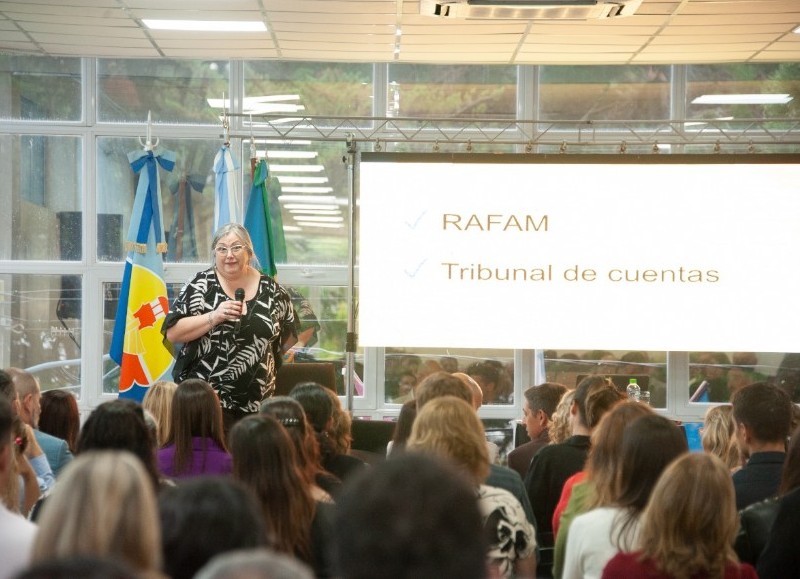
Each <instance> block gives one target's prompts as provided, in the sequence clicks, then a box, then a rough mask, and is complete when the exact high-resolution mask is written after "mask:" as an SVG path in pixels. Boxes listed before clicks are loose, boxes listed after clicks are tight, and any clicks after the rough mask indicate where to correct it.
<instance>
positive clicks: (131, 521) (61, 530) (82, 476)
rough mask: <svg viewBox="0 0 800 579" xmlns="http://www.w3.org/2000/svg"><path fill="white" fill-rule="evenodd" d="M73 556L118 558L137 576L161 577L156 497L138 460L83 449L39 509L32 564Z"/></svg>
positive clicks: (126, 455)
mask: <svg viewBox="0 0 800 579" xmlns="http://www.w3.org/2000/svg"><path fill="white" fill-rule="evenodd" d="M76 555H97V556H108V557H112V558H116V559H119V560H121V561H122V562H123V563H126V564H128V565H129V566H130V567H131V568H133V569H134V570H136V571H137V572H138V574H139V576H140V577H160V576H161V574H160V572H159V570H160V568H161V530H160V527H159V522H158V510H157V507H156V497H155V492H154V491H153V486H152V484H150V478H149V476H148V474H147V472H146V471H145V469H144V467H143V466H142V463H141V461H140V460H138V459H137V458H136V457H134V456H133V455H131V454H130V453H127V452H119V451H116V452H115V451H103V452H86V453H81V454H80V455H79V456H78V457H77V458H76V459H75V460H73V461H72V462H71V463H70V464H69V465H67V467H65V470H64V473H63V475H62V476H61V478H59V481H58V484H57V485H56V486H55V487H54V488H53V491H52V493H51V494H50V496H49V498H48V499H47V503H46V504H45V505H44V507H43V508H42V513H41V516H40V520H39V533H38V534H37V536H36V541H35V542H34V546H33V557H32V562H33V563H34V564H36V563H39V562H43V561H48V560H53V559H61V558H68V557H73V556H76Z"/></svg>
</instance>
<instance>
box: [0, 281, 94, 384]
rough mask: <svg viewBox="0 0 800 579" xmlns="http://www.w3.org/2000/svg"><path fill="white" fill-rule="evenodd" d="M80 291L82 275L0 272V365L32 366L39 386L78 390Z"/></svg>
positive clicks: (30, 369) (81, 288)
mask: <svg viewBox="0 0 800 579" xmlns="http://www.w3.org/2000/svg"><path fill="white" fill-rule="evenodd" d="M82 291H83V279H82V277H81V276H80V275H45V274H30V275H29V274H2V275H0V319H2V320H3V323H2V324H0V357H2V367H3V368H8V367H10V366H13V367H16V368H23V369H26V370H28V371H30V372H32V373H33V374H34V375H36V376H37V377H38V378H39V380H40V382H41V385H42V390H51V389H54V388H64V389H69V390H70V391H71V392H73V393H74V394H75V395H77V396H80V384H81V363H80V356H81V294H82Z"/></svg>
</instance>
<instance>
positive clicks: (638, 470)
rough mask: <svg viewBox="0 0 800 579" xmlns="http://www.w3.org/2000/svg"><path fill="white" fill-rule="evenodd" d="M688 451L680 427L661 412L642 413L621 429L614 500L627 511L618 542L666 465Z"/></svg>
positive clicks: (636, 516)
mask: <svg viewBox="0 0 800 579" xmlns="http://www.w3.org/2000/svg"><path fill="white" fill-rule="evenodd" d="M688 451H689V446H688V444H687V442H686V436H685V435H684V434H683V431H682V430H681V428H680V427H679V426H678V425H676V424H675V423H674V422H673V421H672V420H669V419H668V418H664V417H663V416H661V415H658V414H652V415H648V416H642V417H640V418H637V419H635V420H634V421H633V422H631V423H630V424H629V425H628V426H627V427H626V428H625V431H624V433H623V434H622V450H621V452H622V457H621V461H620V466H619V475H618V478H617V487H618V488H617V491H618V495H617V499H616V501H614V503H615V504H616V506H619V507H623V508H625V509H627V513H626V516H625V518H624V520H623V524H622V525H620V528H619V530H618V532H617V535H616V540H617V542H618V544H619V541H620V540H621V538H622V537H623V536H625V535H626V534H627V533H628V532H629V530H630V528H631V526H632V525H633V523H634V521H635V520H636V519H638V517H639V515H640V514H641V513H642V511H643V510H644V508H645V506H647V501H648V500H649V499H650V492H651V491H652V490H653V487H654V486H655V484H656V482H657V481H658V478H659V477H660V476H661V473H662V472H663V471H664V469H665V468H667V465H669V464H670V463H671V462H672V461H673V460H675V459H676V458H677V457H678V456H680V455H681V454H684V453H685V452H688Z"/></svg>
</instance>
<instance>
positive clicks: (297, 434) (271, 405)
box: [261, 396, 342, 501]
mask: <svg viewBox="0 0 800 579" xmlns="http://www.w3.org/2000/svg"><path fill="white" fill-rule="evenodd" d="M261 414H266V415H267V416H272V417H273V418H274V419H275V420H277V421H278V422H280V423H281V424H282V425H283V427H284V428H285V429H286V432H288V433H289V438H291V439H292V442H293V443H294V449H295V451H296V454H297V464H298V466H299V467H300V472H301V473H302V474H303V476H304V477H305V479H306V481H307V482H308V484H309V485H311V494H312V495H313V497H314V500H316V501H330V500H331V497H333V496H335V495H336V494H338V492H339V489H340V488H341V486H342V481H340V480H339V479H338V478H337V477H335V476H334V475H332V474H331V473H329V472H328V471H326V470H325V469H324V468H322V464H321V463H320V456H319V443H318V442H317V437H316V436H314V429H313V428H312V427H311V424H310V423H309V422H308V418H307V417H306V414H305V412H304V411H303V407H302V406H300V403H299V402H298V401H297V400H295V399H294V398H290V397H289V396H273V397H272V398H267V399H266V400H264V401H263V402H262V403H261Z"/></svg>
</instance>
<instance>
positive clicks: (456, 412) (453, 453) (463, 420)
mask: <svg viewBox="0 0 800 579" xmlns="http://www.w3.org/2000/svg"><path fill="white" fill-rule="evenodd" d="M406 449H407V450H409V451H423V452H428V453H432V454H435V455H438V456H442V457H446V458H448V459H450V460H452V461H453V462H454V463H455V464H456V465H457V466H459V467H461V468H463V469H465V470H466V471H467V473H468V474H469V475H470V477H471V478H472V479H473V481H474V482H475V484H481V483H483V481H485V480H486V477H487V476H489V451H488V449H487V448H486V437H485V435H484V431H483V424H482V423H481V421H480V419H479V418H478V415H477V414H476V412H475V409H474V408H473V407H472V406H470V405H469V404H468V403H467V402H465V401H464V400H461V399H460V398H456V397H455V396H442V397H441V398H435V399H433V400H431V401H429V402H428V403H426V404H425V406H423V407H422V409H421V410H420V411H419V414H418V415H417V418H416V420H414V425H413V426H412V427H411V436H410V437H409V439H408V443H407V444H406Z"/></svg>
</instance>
